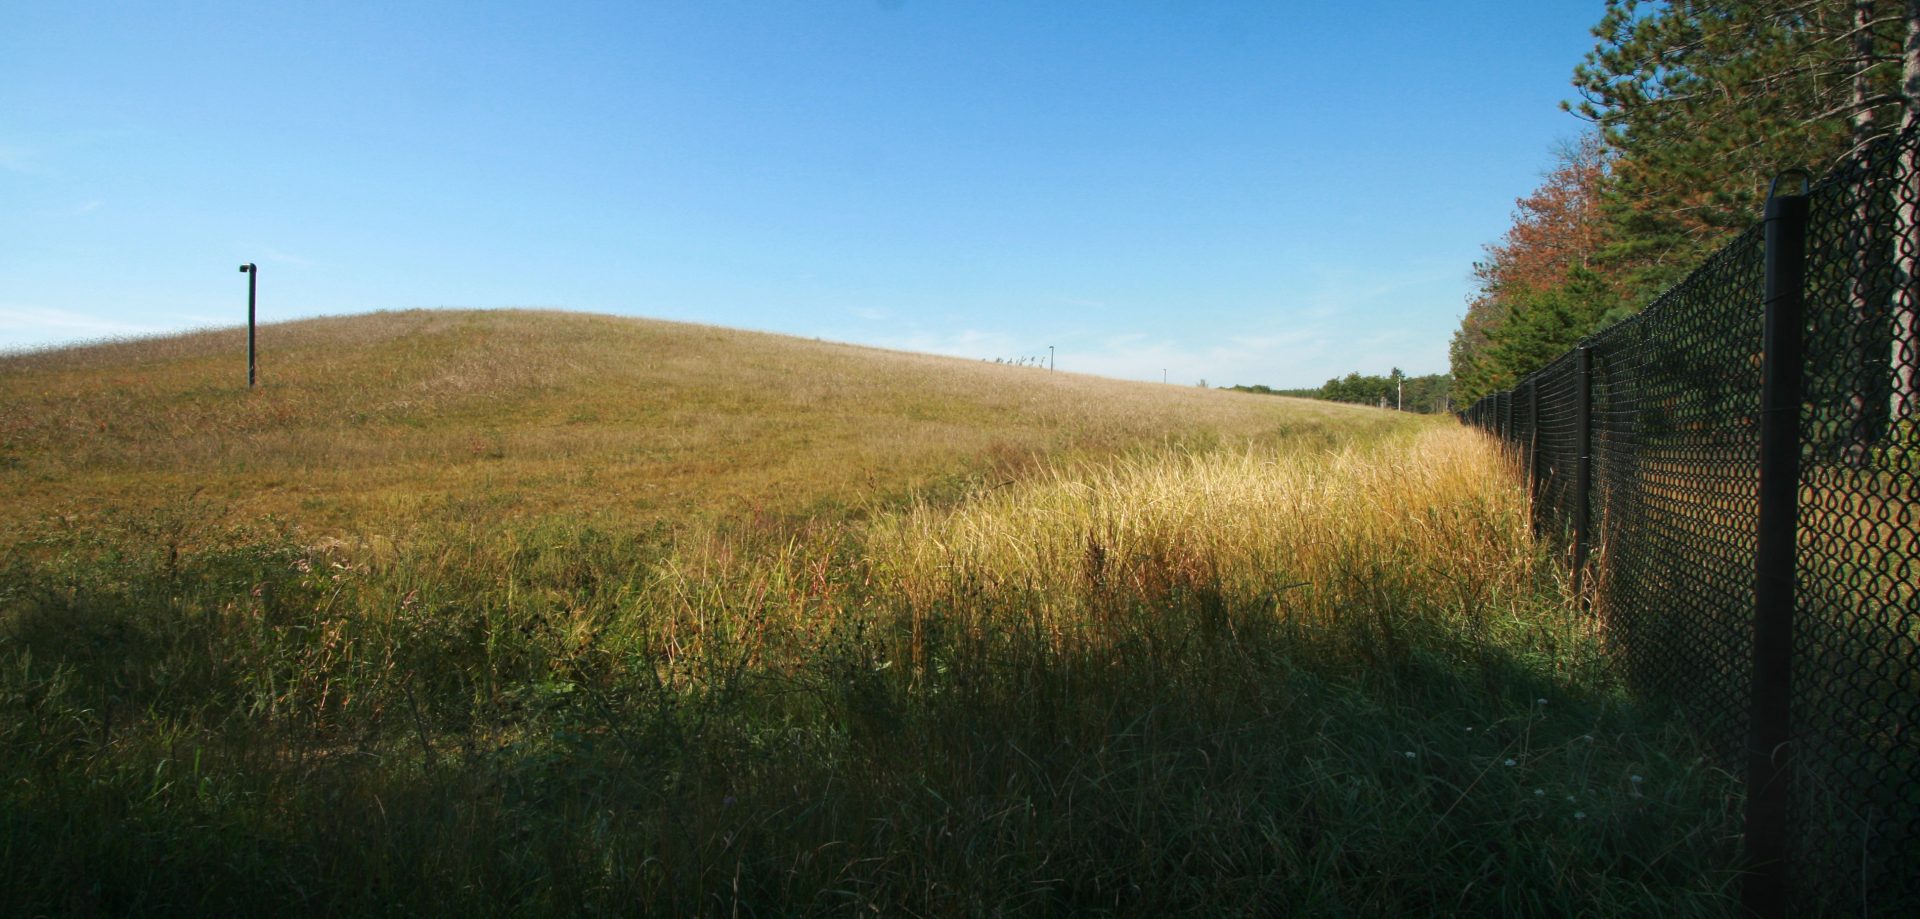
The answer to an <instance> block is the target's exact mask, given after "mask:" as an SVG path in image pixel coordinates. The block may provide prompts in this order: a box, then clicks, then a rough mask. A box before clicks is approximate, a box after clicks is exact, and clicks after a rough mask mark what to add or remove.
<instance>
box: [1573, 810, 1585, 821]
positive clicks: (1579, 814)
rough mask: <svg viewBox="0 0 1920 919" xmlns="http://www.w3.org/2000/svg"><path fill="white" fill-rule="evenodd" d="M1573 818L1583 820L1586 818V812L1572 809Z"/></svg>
mask: <svg viewBox="0 0 1920 919" xmlns="http://www.w3.org/2000/svg"><path fill="white" fill-rule="evenodd" d="M1573 819H1575V820H1585V819H1587V812H1586V811H1574V812H1573Z"/></svg>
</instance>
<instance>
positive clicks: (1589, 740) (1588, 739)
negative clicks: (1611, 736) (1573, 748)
mask: <svg viewBox="0 0 1920 919" xmlns="http://www.w3.org/2000/svg"><path fill="white" fill-rule="evenodd" d="M1580 739H1581V740H1584V741H1586V742H1587V743H1593V735H1592V734H1582V735H1580Z"/></svg>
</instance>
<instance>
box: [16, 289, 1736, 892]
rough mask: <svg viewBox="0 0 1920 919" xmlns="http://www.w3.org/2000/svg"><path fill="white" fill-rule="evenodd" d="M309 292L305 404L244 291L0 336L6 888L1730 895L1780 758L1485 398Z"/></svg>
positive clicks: (293, 364) (298, 349) (301, 348)
mask: <svg viewBox="0 0 1920 919" xmlns="http://www.w3.org/2000/svg"><path fill="white" fill-rule="evenodd" d="M273 331H275V332H278V333H283V334H284V339H283V340H284V341H287V342H289V343H288V344H285V345H282V346H278V347H282V348H284V350H280V351H275V350H269V351H267V357H266V358H265V359H263V366H264V368H265V370H264V373H265V378H266V380H267V381H268V387H267V388H266V389H265V390H264V391H263V392H261V393H256V394H255V395H254V396H252V397H248V396H246V395H245V394H244V393H235V392H233V391H232V390H233V387H232V386H231V385H230V384H229V383H228V382H227V381H228V380H229V379H230V378H232V377H235V376H237V374H235V373H234V370H235V369H243V368H236V367H235V366H234V363H235V362H234V361H233V360H232V353H231V351H232V349H231V348H230V347H227V346H225V345H222V344H221V342H220V341H216V338H217V336H214V335H212V334H209V335H206V336H196V337H190V338H186V339H177V340H167V341H160V342H141V343H133V344H126V345H114V346H109V347H106V348H100V349H89V350H82V351H74V352H65V353H55V354H47V355H30V356H26V357H18V358H10V359H5V360H0V399H4V402H0V405H4V406H5V408H4V409H0V411H4V412H5V413H6V414H5V415H4V428H0V430H4V432H5V433H4V437H3V443H4V447H0V450H4V454H3V455H4V457H5V459H4V461H0V495H5V496H6V500H7V507H6V510H5V511H4V512H0V548H5V549H6V550H7V551H6V556H5V558H6V561H5V562H4V563H0V564H3V565H4V567H0V863H4V864H6V865H7V866H8V868H7V872H8V877H7V881H8V883H6V884H4V885H0V912H4V913H7V914H35V913H46V914H70V913H84V912H88V911H94V910H100V911H107V912H112V913H188V912H192V913H203V914H205V913H231V912H235V911H242V912H246V913H251V914H263V913H264V914H278V913H297V914H311V913H342V914H363V913H403V914H405V913H420V912H434V913H447V912H460V913H477V914H505V913H511V914H552V913H561V914H574V913H584V914H608V913H615V914H619V913H625V914H633V913H659V914H673V915H678V914H726V915H762V916H766V915H793V914H844V913H849V912H874V913H878V914H882V915H928V914H935V915H956V914H964V915H972V914H993V913H1000V912H1016V913H1027V914H1064V913H1074V914H1083V913H1092V914H1117V915H1147V914H1157V913H1169V912H1171V913H1179V914H1205V915H1220V914H1228V915H1244V914H1274V913H1287V912H1300V913H1315V914H1317V913H1356V914H1404V913H1413V914H1426V913H1432V912H1462V913H1494V914H1498V913H1530V914H1538V913H1553V914H1568V913H1580V914H1590V915H1647V914H1663V915H1691V914H1698V915H1724V914H1727V913H1729V912H1731V911H1732V901H1731V900H1730V899H1729V897H1728V893H1729V891H1730V889H1731V884H1732V881H1733V879H1734V876H1733V874H1732V872H1731V870H1730V868H1731V865H1732V863H1733V855H1734V854H1735V847H1736V844H1737V838H1736V834H1737V832H1738V826H1739V823H1738V812H1739V808H1740V805H1741V801H1740V799H1739V797H1738V794H1737V789H1736V785H1735V783H1733V782H1732V781H1731V780H1730V779H1729V778H1728V777H1727V776H1725V775H1723V774H1721V773H1719V772H1717V771H1715V770H1713V769H1711V768H1708V767H1706V766H1704V765H1703V764H1702V759H1701V757H1700V754H1699V751H1698V750H1697V749H1696V746H1695V743H1694V741H1693V739H1692V738H1690V737H1688V736H1687V735H1686V734H1685V733H1684V732H1683V731H1681V730H1678V729H1677V728H1674V727H1672V726H1671V722H1669V721H1668V720H1666V719H1664V718H1662V717H1660V713H1657V712H1647V711H1642V710H1640V709H1638V708H1636V707H1635V706H1634V704H1633V703H1632V702H1631V701H1630V700H1629V698H1628V697H1627V695H1626V694H1625V693H1624V692H1623V691H1622V689H1621V687H1620V686H1618V685H1617V684H1616V683H1615V681H1614V680H1612V679H1611V678H1610V677H1609V676H1608V672H1607V668H1606V667H1605V666H1604V665H1603V661H1602V656H1601V653H1600V639H1601V636H1600V635H1599V634H1598V632H1597V629H1596V628H1595V626H1594V623H1593V621H1592V620H1591V619H1589V618H1587V617H1586V616H1584V615H1582V614H1579V613H1577V612H1574V611H1573V610H1572V609H1571V606H1570V604H1568V603H1567V602H1566V601H1565V596H1564V586H1563V585H1562V584H1561V583H1560V581H1559V578H1558V577H1557V574H1556V569H1555V568H1554V567H1553V566H1552V565H1551V564H1550V563H1548V561H1547V559H1546V552H1545V550H1544V549H1543V548H1542V547H1540V546H1537V545H1536V544H1535V543H1534V542H1533V539H1532V537H1531V534H1530V532H1529V525H1528V509H1527V497H1526V493H1525V488H1524V486H1523V485H1521V484H1520V483H1519V482H1518V481H1517V480H1516V479H1515V478H1514V476H1513V472H1512V470H1511V469H1510V468H1509V467H1508V466H1506V465H1505V464H1504V462H1503V460H1502V459H1501V457H1499V456H1498V455H1497V453H1496V451H1495V450H1494V449H1493V448H1492V447H1491V446H1490V444H1489V442H1488V441H1487V440H1486V439H1485V438H1483V437H1482V436H1480V435H1478V434H1476V433H1473V432H1470V431H1467V430H1464V429H1460V428H1457V427H1455V426H1452V425H1450V424H1447V423H1445V422H1438V423H1436V422H1435V421H1433V420H1431V419H1417V418H1407V417H1404V416H1396V415H1392V414H1389V413H1384V412H1377V411H1373V410H1369V409H1361V408H1354V407H1347V406H1334V405H1322V404H1315V403H1304V402H1299V401H1296V400H1285V399H1276V398H1273V397H1264V396H1242V395H1238V394H1231V393H1222V392H1209V391H1199V390H1189V389H1180V388H1171V387H1163V386H1148V385H1137V384H1127V383H1116V382H1113V381H1106V380H1097V379H1091V378H1079V377H1072V376H1069V375H1065V374H1055V375H1048V374H1046V373H1044V372H1042V371H1036V370H1032V369H1018V368H1006V367H995V366H992V365H984V364H978V363H977V362H975V363H970V362H962V361H951V360H943V359H937V358H927V357H916V356H911V355H898V354H892V353H887V352H876V351H872V350H868V349H858V348H850V347H844V346H837V345H824V344H819V343H809V342H795V341H792V340H786V339H777V338H773V337H770V336H758V335H752V334H749V333H741V332H727V331H721V330H713V329H703V328H698V327H690V326H673V325H667V324H653V323H640V322H626V321H621V320H611V319H604V318H594V317H579V316H563V315H555V314H511V313H507V314H459V313H453V314H441V313H408V314H396V315H381V316H376V317H368V318H361V319H338V320H322V321H315V322H312V323H303V324H298V325H295V326H290V327H284V328H278V329H274V330H273ZM223 334H224V333H223ZM231 337H232V336H231V335H230V334H229V335H227V338H228V339H231ZM293 342H297V344H295V343H293ZM230 344H231V342H230V341H229V342H227V345H230ZM216 347H220V348H222V353H221V354H219V355H216V354H215V353H214V349H215V348H216ZM297 355H304V358H302V359H296V356H297ZM401 357H407V359H406V360H399V359H398V358H401ZM302 365H307V366H306V369H300V368H301V366H302ZM388 368H391V370H389V369H388ZM389 372H390V373H391V374H392V376H391V377H388V376H383V375H382V374H385V373H389ZM174 431H180V432H184V433H183V435H182V436H178V437H175V436H170V432H174ZM649 486H654V487H651V488H650V487H649ZM196 490H197V491H196ZM269 515H270V516H269Z"/></svg>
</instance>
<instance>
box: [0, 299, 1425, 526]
mask: <svg viewBox="0 0 1920 919" xmlns="http://www.w3.org/2000/svg"><path fill="white" fill-rule="evenodd" d="M260 341H261V357H260V363H261V380H262V383H261V386H260V388H259V389H258V390H257V391H255V392H251V393H249V392H247V391H246V389H245V387H244V385H243V380H244V363H243V360H244V359H243V355H244V348H245V345H244V342H245V339H244V332H243V331H242V330H237V329H234V330H220V331H209V332H200V333H194V334H189V335H183V336H175V337H168V338H160V339H150V340H140V341H128V342H119V343H109V344H104V345H97V346H91V347H82V348H73V349H66V350H59V351H48V352H39V353H28V354H22V355H14V356H8V357H0V504H4V506H5V509H4V510H0V527H5V526H8V525H9V524H17V523H18V522H20V521H23V520H28V519H33V518H40V517H45V516H48V515H82V516H85V515H88V514H92V513H97V512H100V511H102V510H104V509H107V508H122V509H128V508H133V509H138V508H145V507H149V506H154V505H157V504H160V503H164V502H167V501H177V500H179V499H181V498H183V497H184V496H186V495H189V494H193V493H195V492H196V491H198V492H201V493H202V497H203V499H206V500H210V501H212V502H214V503H216V504H219V505H222V506H225V507H227V508H230V509H231V512H232V514H233V515H234V516H235V517H239V518H245V517H256V516H259V515H265V514H274V515H278V516H280V517H282V518H285V519H293V520H297V521H300V522H301V523H302V524H303V525H305V526H306V527H308V528H309V529H310V530H311V531H313V532H315V533H324V532H338V531H342V530H372V531H391V530H393V529H394V528H398V527H403V526H405V525H407V524H409V523H411V522H413V521H417V520H420V519H422V518H431V519H440V518H445V517H449V516H451V517H456V518H471V517H474V516H476V515H477V516H479V517H484V518H509V517H517V516H539V515H546V514H556V513H558V514H569V515H582V514H586V515H594V516H598V517H605V518H607V519H609V520H615V521H619V522H621V523H622V524H631V525H645V524H648V523H651V522H654V521H660V520H678V519H685V518H686V517H687V516H688V515H703V514H709V513H719V514H731V515H742V514H765V515H772V516H776V517H793V516H800V515H806V514H810V513H820V512H823V511H825V512H829V513H839V512H843V511H844V510H845V509H847V508H867V507H871V506H873V505H874V504H876V503H881V504H887V503H893V502H897V501H898V500H899V499H900V498H901V497H902V496H903V495H905V494H906V493H907V492H908V491H910V490H912V489H915V488H938V487H940V486H941V484H942V483H945V484H947V485H952V484H955V483H956V482H959V481H961V480H963V479H965V478H967V477H969V476H972V477H983V476H995V477H997V479H996V481H998V480H1005V479H1008V478H1012V477H1015V476H1016V475H1017V474H1018V473H1019V472H1021V471H1022V470H1025V469H1029V468H1031V467H1032V465H1033V462H1034V460H1036V459H1037V458H1039V457H1042V456H1072V455H1085V456H1098V455H1107V454H1110V453H1112V452H1115V451H1118V450H1123V449H1127V448H1130V447H1132V446H1135V445H1138V444H1141V443H1152V442H1163V441H1167V440H1176V441H1191V442H1193V443H1196V444H1204V445H1212V444H1216V443H1223V442H1224V443H1232V442H1238V441H1244V440H1257V441H1265V442H1271V441H1273V440H1276V439H1283V438H1290V437H1301V436H1306V437H1318V438H1321V439H1323V440H1329V441H1331V440H1333V439H1338V438H1342V437H1345V436H1348V435H1350V434H1354V433H1359V434H1365V433H1369V432H1377V431H1381V430H1386V429H1388V428H1391V427H1395V426H1399V425H1403V424H1407V423H1410V421H1409V419H1407V418H1405V417H1404V416H1394V415H1390V414H1388V413H1384V412H1379V411H1375V410H1372V409H1366V408H1359V407H1353V406H1341V405H1332V404H1327V403H1314V402H1306V401H1300V400H1290V399H1278V398H1273V397H1260V396H1249V395H1243V394H1238V393H1228V392H1220V391H1209V390H1201V389H1189V388H1184V387H1168V386H1159V385H1152V384H1144V383H1129V382H1120V381H1114V380H1108V379H1100V378H1095V377H1087V376H1079V375H1074V374H1068V373H1058V374H1049V373H1046V372H1043V371H1039V370H1035V369H1032V368H1014V367H1007V366H998V365H993V364H988V363H984V362H975V361H966V360H958V359H952V358H941V357H931V356H926V355H915V354H906V353H899V352H890V351H883V350H878V349H872V348H862V347H855V346H850V345H840V344H831V343H824V342H817V341H807V340H801V339H795V338H788V337H782V336H775V335H767V334H760V333H753V332H744V331H735V330H728V329H720V328H712V327H706V326H697V325H687V324H680V323H669V322H658V321H647V320H636V319H621V318H613V317H606V316H592V315H581V314H570V313H558V312H535V311H489V312H473V311H409V312H400V313H378V314H373V315H364V316H354V317H346V318H326V319H314V320H306V321H300V322H292V323H285V324H280V325H269V326H266V327H264V328H263V329H262V330H261V333H260Z"/></svg>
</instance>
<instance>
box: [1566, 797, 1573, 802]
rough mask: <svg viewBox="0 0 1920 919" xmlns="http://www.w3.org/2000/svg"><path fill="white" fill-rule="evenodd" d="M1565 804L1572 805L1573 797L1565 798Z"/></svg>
mask: <svg viewBox="0 0 1920 919" xmlns="http://www.w3.org/2000/svg"><path fill="white" fill-rule="evenodd" d="M1567 803H1568V804H1572V803H1573V796H1572V795H1568V796H1567Z"/></svg>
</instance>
